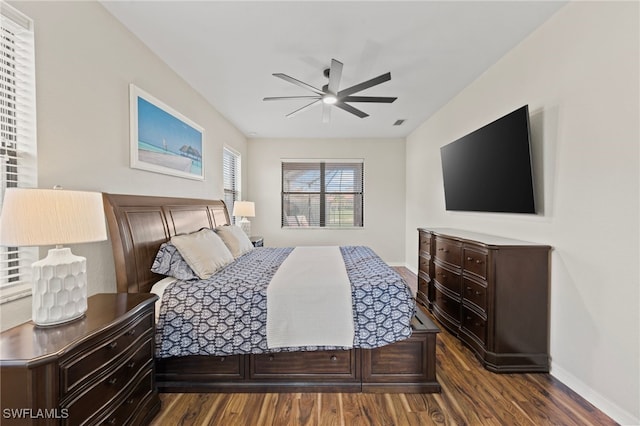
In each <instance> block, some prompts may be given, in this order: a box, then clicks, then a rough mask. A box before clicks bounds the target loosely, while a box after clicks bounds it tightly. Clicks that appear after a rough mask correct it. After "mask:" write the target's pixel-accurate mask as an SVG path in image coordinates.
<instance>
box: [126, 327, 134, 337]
mask: <svg viewBox="0 0 640 426" xmlns="http://www.w3.org/2000/svg"><path fill="white" fill-rule="evenodd" d="M126 334H127V336H133V335H134V334H136V329H135V328H132V329H131V330H129V331H127V333H126Z"/></svg>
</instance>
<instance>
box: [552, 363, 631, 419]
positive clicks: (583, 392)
mask: <svg viewBox="0 0 640 426" xmlns="http://www.w3.org/2000/svg"><path fill="white" fill-rule="evenodd" d="M551 375H552V376H553V377H555V378H556V379H558V380H560V381H561V382H562V383H564V384H565V385H566V386H568V387H569V388H571V390H573V391H574V392H576V393H577V394H579V395H580V396H581V397H583V398H584V399H586V400H587V401H589V402H590V403H591V404H593V405H595V406H596V407H597V408H598V409H599V410H600V411H602V412H603V413H605V414H606V415H607V416H609V417H611V418H612V419H613V420H615V421H616V422H618V423H620V424H621V425H638V424H640V418H637V417H634V416H633V414H631V413H629V412H628V411H626V410H624V409H622V408H621V407H620V406H618V405H617V404H615V403H614V402H612V401H610V400H609V399H607V398H605V397H604V396H602V395H600V394H599V393H598V392H596V391H595V390H593V389H592V388H591V387H589V386H588V385H587V384H585V383H584V382H583V381H581V380H580V379H578V378H577V377H576V376H574V375H573V374H571V373H569V372H568V371H567V370H565V369H564V368H562V367H559V366H558V365H557V364H555V363H553V362H552V363H551Z"/></svg>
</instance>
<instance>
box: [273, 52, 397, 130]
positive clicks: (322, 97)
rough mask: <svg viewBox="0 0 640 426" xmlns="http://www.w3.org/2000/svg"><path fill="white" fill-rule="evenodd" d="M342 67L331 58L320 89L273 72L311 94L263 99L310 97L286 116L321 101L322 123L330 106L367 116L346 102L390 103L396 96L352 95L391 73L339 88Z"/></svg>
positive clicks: (329, 116)
mask: <svg viewBox="0 0 640 426" xmlns="http://www.w3.org/2000/svg"><path fill="white" fill-rule="evenodd" d="M342 67H343V64H342V62H340V61H337V60H335V59H332V60H331V67H330V68H327V69H325V70H324V76H325V77H328V78H329V84H326V85H324V86H323V87H322V90H321V89H318V88H316V87H313V86H311V85H309V84H307V83H304V82H302V81H300V80H296V79H295V78H293V77H289V76H288V75H286V74H282V73H275V74H273V76H274V77H278V78H281V79H283V80H284V81H288V82H289V83H293V84H295V85H296V86H300V87H302V88H303V89H307V90H309V91H311V92H313V93H314V95H313V96H278V97H267V98H264V99H263V100H265V101H281V100H289V99H311V100H312V102H311V103H310V104H307V105H305V106H303V107H302V108H299V109H297V110H295V111H293V112H291V113H289V114H287V115H286V117H287V118H291V117H293V116H294V115H296V114H299V113H301V112H302V111H306V110H307V109H309V108H311V107H312V106H314V105H316V104H318V103H322V121H323V122H324V123H327V122H329V120H330V119H331V106H332V105H333V106H336V107H338V108H340V109H343V110H345V111H347V112H350V113H351V114H353V115H356V116H358V117H360V118H365V117H368V116H369V114H367V113H366V112H364V111H361V110H359V109H358V108H355V107H353V106H351V105H349V104H348V103H347V102H376V103H386V104H390V103H392V102H393V101H395V100H396V99H398V98H391V97H380V96H352V95H353V94H354V93H358V92H361V91H363V90H365V89H368V88H370V87H373V86H376V85H378V84H381V83H384V82H385V81H389V80H391V73H390V72H388V73H386V74H382V75H379V76H378V77H375V78H372V79H371V80H367V81H364V82H362V83H359V84H356V85H355V86H351V87H348V88H346V89H342V90H339V85H340V78H341V77H342Z"/></svg>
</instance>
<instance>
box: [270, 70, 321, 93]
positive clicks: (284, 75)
mask: <svg viewBox="0 0 640 426" xmlns="http://www.w3.org/2000/svg"><path fill="white" fill-rule="evenodd" d="M273 76H274V77H278V78H281V79H283V80H284V81H288V82H289V83H293V84H295V85H296V86H300V87H302V88H304V89H307V90H311V91H312V92H314V93H317V94H318V95H324V92H323V91H322V90H320V89H317V88H315V87H313V86H310V85H308V84H307V83H303V82H302V81H300V80H296V79H295V78H293V77H289V76H288V75H286V74H282V73H275V74H273Z"/></svg>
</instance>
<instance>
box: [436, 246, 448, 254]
mask: <svg viewBox="0 0 640 426" xmlns="http://www.w3.org/2000/svg"><path fill="white" fill-rule="evenodd" d="M438 250H439V251H441V252H443V253H449V249H446V248H444V247H440V248H439V249H438Z"/></svg>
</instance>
